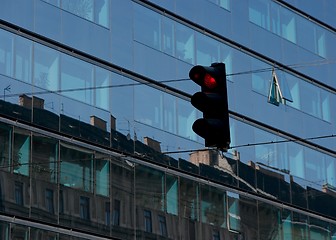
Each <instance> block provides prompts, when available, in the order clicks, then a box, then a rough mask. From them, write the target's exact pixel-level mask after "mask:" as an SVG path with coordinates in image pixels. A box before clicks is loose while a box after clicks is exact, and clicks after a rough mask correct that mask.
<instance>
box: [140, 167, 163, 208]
mask: <svg viewBox="0 0 336 240" xmlns="http://www.w3.org/2000/svg"><path fill="white" fill-rule="evenodd" d="M135 174H136V186H135V187H136V201H137V202H136V205H138V206H142V207H145V208H149V209H156V210H160V211H164V208H165V206H164V202H165V200H164V197H165V196H164V174H163V172H160V171H157V170H154V169H151V168H147V167H143V166H139V167H137V168H136V170H135Z"/></svg>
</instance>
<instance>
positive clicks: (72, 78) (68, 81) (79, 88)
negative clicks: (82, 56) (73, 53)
mask: <svg viewBox="0 0 336 240" xmlns="http://www.w3.org/2000/svg"><path fill="white" fill-rule="evenodd" d="M61 59H62V61H61V83H60V88H61V91H62V94H63V95H65V96H68V97H70V98H73V99H76V100H78V101H81V102H85V103H88V104H91V105H93V88H92V87H93V79H92V77H93V76H92V74H93V69H92V68H93V67H92V65H91V64H89V63H87V62H84V61H81V60H79V59H76V58H74V57H70V56H68V55H65V54H63V55H62V58H61Z"/></svg>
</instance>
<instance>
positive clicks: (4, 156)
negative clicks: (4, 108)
mask: <svg viewBox="0 0 336 240" xmlns="http://www.w3.org/2000/svg"><path fill="white" fill-rule="evenodd" d="M11 145H12V128H11V127H9V126H7V125H6V124H3V123H0V169H1V170H3V171H8V170H9V168H10V157H11Z"/></svg>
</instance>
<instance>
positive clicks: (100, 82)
mask: <svg viewBox="0 0 336 240" xmlns="http://www.w3.org/2000/svg"><path fill="white" fill-rule="evenodd" d="M95 87H96V89H95V90H96V91H95V96H96V97H95V101H96V102H95V105H96V106H97V107H99V108H102V109H105V110H109V109H110V108H109V106H110V87H111V86H110V72H109V71H107V70H105V69H103V68H100V67H95Z"/></svg>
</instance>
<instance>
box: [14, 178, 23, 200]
mask: <svg viewBox="0 0 336 240" xmlns="http://www.w3.org/2000/svg"><path fill="white" fill-rule="evenodd" d="M14 191H15V192H14V193H15V203H16V204H17V205H20V206H23V183H22V182H17V181H16V182H15V189H14Z"/></svg>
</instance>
